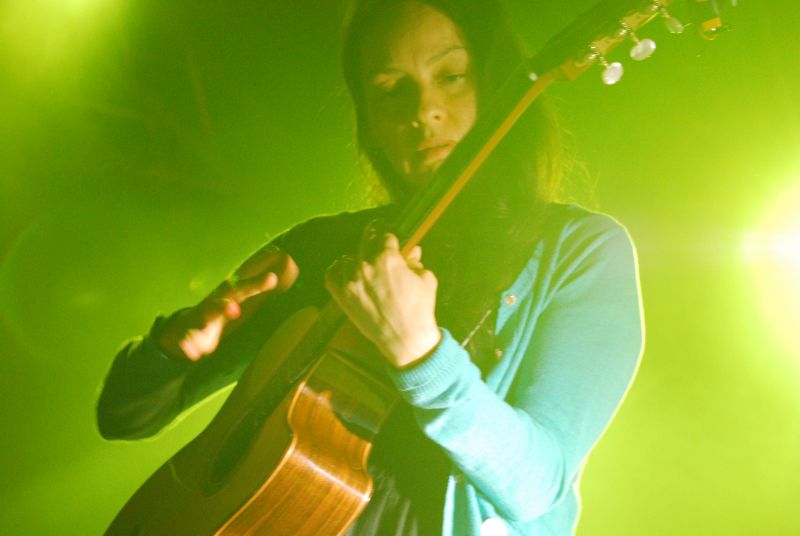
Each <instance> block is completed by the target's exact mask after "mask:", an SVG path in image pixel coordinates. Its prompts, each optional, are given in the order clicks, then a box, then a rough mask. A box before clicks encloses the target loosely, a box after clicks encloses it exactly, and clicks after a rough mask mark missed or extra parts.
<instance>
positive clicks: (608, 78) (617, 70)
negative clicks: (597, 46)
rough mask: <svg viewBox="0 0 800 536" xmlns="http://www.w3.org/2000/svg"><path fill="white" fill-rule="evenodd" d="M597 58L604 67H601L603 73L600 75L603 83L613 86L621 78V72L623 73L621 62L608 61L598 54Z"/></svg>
mask: <svg viewBox="0 0 800 536" xmlns="http://www.w3.org/2000/svg"><path fill="white" fill-rule="evenodd" d="M597 59H598V61H599V62H600V64H601V65H602V66H603V67H605V69H603V74H602V75H601V76H602V79H603V83H604V84H605V85H607V86H613V85H614V84H616V83H617V82H619V79H620V78H622V75H623V74H625V68H624V67H623V66H622V64H621V63H620V62H618V61H615V62H613V63H608V61H606V59H605V58H604V57H603V56H599V57H598V58H597Z"/></svg>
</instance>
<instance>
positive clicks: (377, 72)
mask: <svg viewBox="0 0 800 536" xmlns="http://www.w3.org/2000/svg"><path fill="white" fill-rule="evenodd" d="M459 50H461V51H464V52H466V51H467V49H466V47H464V45H452V46H449V47H445V48H443V49H442V50H440V51H439V52H437V53H436V54H434V55H433V56H431V57H430V58H428V60H427V61H426V62H425V64H426V65H428V66H430V65H432V64H434V63H436V62H437V61H439V60H441V59H442V58H444V57H445V56H447V55H449V54H452V53H453V52H457V51H459ZM402 72H403V71H402V69H398V68H396V67H393V66H391V65H386V66H382V67H377V68H375V69H373V70H371V71H370V72H369V73H367V76H366V78H367V79H368V80H373V79H374V78H375V77H376V76H381V75H393V74H402Z"/></svg>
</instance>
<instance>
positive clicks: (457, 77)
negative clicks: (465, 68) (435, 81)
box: [439, 73, 467, 84]
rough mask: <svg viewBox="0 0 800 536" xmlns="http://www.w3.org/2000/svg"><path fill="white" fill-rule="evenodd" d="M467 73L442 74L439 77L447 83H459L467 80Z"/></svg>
mask: <svg viewBox="0 0 800 536" xmlns="http://www.w3.org/2000/svg"><path fill="white" fill-rule="evenodd" d="M466 78H467V75H466V74H465V73H449V74H444V75H442V76H441V77H440V78H439V79H440V80H441V81H442V82H443V83H445V84H458V83H461V82H463V81H464V80H466Z"/></svg>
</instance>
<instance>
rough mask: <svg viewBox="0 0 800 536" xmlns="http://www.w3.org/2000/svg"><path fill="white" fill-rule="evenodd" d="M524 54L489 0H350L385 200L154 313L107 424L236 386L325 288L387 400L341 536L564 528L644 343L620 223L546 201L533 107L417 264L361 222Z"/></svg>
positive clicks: (549, 181) (105, 413)
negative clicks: (287, 322) (376, 359)
mask: <svg viewBox="0 0 800 536" xmlns="http://www.w3.org/2000/svg"><path fill="white" fill-rule="evenodd" d="M521 59H522V55H521V53H520V49H519V47H518V46H517V45H516V43H515V41H514V39H513V36H512V34H511V33H510V32H509V31H508V30H507V28H506V26H505V24H504V22H503V17H502V13H501V10H500V9H499V7H498V6H496V5H494V4H492V3H491V2H487V1H485V0H484V1H481V2H475V3H474V4H472V3H471V2H464V1H461V2H458V1H452V2H450V1H444V0H424V1H423V0H381V1H379V0H374V1H365V2H361V3H360V4H358V6H357V7H356V9H355V10H354V12H353V14H352V16H351V18H350V20H349V23H348V26H347V31H346V33H345V43H344V70H345V78H346V81H347V83H348V87H349V89H350V91H351V94H352V96H353V99H354V103H355V108H356V114H357V121H358V137H359V142H360V144H361V148H362V150H363V152H364V154H365V155H366V156H367V158H368V159H369V161H370V162H371V164H372V166H373V168H374V169H375V171H376V172H377V173H378V175H379V177H380V178H381V180H382V181H383V183H384V184H385V186H386V189H387V190H388V191H389V192H390V194H391V196H392V198H393V200H394V201H395V204H394V205H390V206H388V207H383V208H378V209H373V210H368V211H362V212H359V213H355V214H341V215H338V216H333V217H324V218H317V219H314V220H310V221H309V222H306V223H304V224H301V225H299V226H297V227H295V228H294V229H292V230H291V231H289V232H287V233H285V234H284V235H282V236H281V237H279V238H278V239H276V240H275V241H274V242H273V243H272V244H271V245H269V246H268V247H266V248H264V249H262V250H260V251H259V252H257V253H256V254H255V255H253V256H252V257H251V258H250V259H248V261H247V262H245V263H244V264H243V265H242V266H241V267H240V268H239V269H238V270H237V271H236V273H235V274H234V276H233V277H232V278H230V279H229V280H228V281H226V282H225V283H223V284H222V285H220V287H219V288H218V289H217V290H215V291H214V292H213V293H212V294H211V295H210V296H209V297H207V298H206V299H205V300H203V301H202V302H201V303H199V304H198V305H196V306H194V307H191V308H188V309H184V310H182V311H179V312H177V313H175V314H173V315H172V316H170V317H168V318H159V319H157V320H156V323H155V324H154V326H153V328H152V329H151V331H150V333H149V334H148V335H147V336H145V337H144V338H142V339H137V340H134V341H133V342H131V343H130V344H129V345H127V346H126V347H125V348H124V349H123V350H122V351H121V352H120V354H119V355H118V356H117V358H116V359H115V361H114V364H113V365H112V368H111V370H110V372H109V375H108V378H107V380H106V384H105V387H104V390H103V393H102V395H101V398H100V401H99V404H98V422H99V426H100V430H101V432H102V433H103V435H104V436H105V437H108V438H135V437H143V436H147V435H151V434H153V433H155V432H156V431H158V430H159V429H161V428H163V426H165V425H166V424H168V423H169V422H171V421H172V420H173V419H174V418H175V417H176V416H177V415H178V414H179V413H180V412H181V411H183V410H184V409H186V408H188V407H190V406H191V405H193V404H194V403H195V402H196V401H198V400H200V399H202V398H204V397H205V396H207V395H208V394H210V393H211V392H213V391H214V390H216V389H218V388H220V387H221V386H223V385H225V384H226V383H228V382H230V381H234V380H235V379H236V378H237V377H238V376H239V375H240V374H241V372H242V370H243V369H244V368H245V367H246V365H247V363H248V362H249V360H250V359H252V357H253V356H254V355H255V353H256V352H257V350H258V347H259V346H260V345H261V343H263V341H264V340H265V338H266V337H267V336H268V334H269V333H270V332H271V331H272V329H274V327H275V326H276V325H277V324H278V322H279V321H280V320H281V319H283V318H285V317H286V316H287V315H288V314H290V313H291V312H292V311H294V310H296V309H298V308H300V307H302V306H305V305H308V304H320V303H323V302H324V301H326V299H327V298H328V297H329V296H330V295H332V296H333V298H334V299H335V300H336V301H337V302H338V303H339V305H340V306H341V308H342V309H343V310H344V311H345V313H346V314H347V315H348V317H349V318H350V319H351V321H352V322H353V323H354V324H355V325H356V326H357V327H358V328H359V329H360V330H361V332H362V333H363V334H364V335H365V336H366V337H367V338H369V339H370V340H371V341H372V342H373V343H375V345H376V346H377V347H378V349H379V350H380V351H381V353H382V354H383V356H384V357H385V359H386V363H387V370H388V371H389V372H388V374H389V376H390V378H391V379H392V381H393V382H394V383H395V385H396V387H397V389H398V391H399V393H400V395H401V398H402V400H403V403H402V404H401V405H400V407H399V408H398V409H397V410H396V411H395V412H394V413H393V415H392V416H391V417H390V419H389V421H388V422H387V423H386V425H385V426H384V428H383V430H382V431H381V433H380V434H379V435H378V437H377V438H376V441H375V449H374V451H373V455H372V457H371V459H370V462H371V467H370V470H371V472H372V473H373V476H374V477H375V481H376V491H375V494H374V496H373V498H372V500H371V501H370V503H369V505H368V506H367V509H366V510H365V512H364V513H363V514H362V515H361V517H360V518H359V519H358V520H357V521H356V523H355V525H354V526H353V527H352V528H351V530H350V532H349V534H351V535H366V534H398V535H400V534H402V535H411V534H417V535H425V536H427V535H432V534H448V535H449V534H455V535H467V534H526V535H527V534H537V535H542V534H546V535H563V534H571V533H572V532H573V530H574V526H575V523H576V521H577V517H578V510H579V501H578V492H577V483H578V477H579V474H580V471H581V468H582V467H583V463H584V461H585V459H586V457H587V455H588V452H589V450H590V449H591V448H592V446H593V445H594V444H595V443H596V441H597V440H598V439H599V437H600V436H601V434H602V433H603V430H604V429H605V427H606V426H607V424H608V422H609V420H610V419H611V417H612V416H613V414H614V412H615V411H616V408H617V407H618V405H619V403H620V401H621V400H622V398H623V396H624V394H625V391H626V389H627V387H628V385H629V383H630V381H631V378H632V377H633V375H634V373H635V370H636V367H637V363H638V359H639V356H640V352H641V345H642V330H641V320H640V300H639V293H638V282H637V275H636V265H635V259H634V255H633V250H632V247H631V244H630V240H629V238H628V236H627V234H626V233H625V231H624V229H623V228H622V227H621V226H620V225H619V224H617V223H616V222H615V221H614V220H612V219H611V218H609V217H607V216H603V215H599V214H593V213H590V212H588V211H586V210H584V209H581V208H579V207H577V206H574V205H560V204H557V203H554V202H553V195H554V191H555V186H556V183H557V177H558V170H557V167H558V166H557V161H558V155H557V147H558V143H557V136H556V131H555V130H554V129H553V127H552V122H551V121H550V120H549V118H548V116H547V114H546V113H545V112H544V110H543V109H542V108H541V107H538V106H537V107H535V108H534V110H532V112H531V113H530V114H529V116H528V117H527V118H526V119H525V121H524V122H523V124H522V125H521V126H520V128H518V129H517V130H516V131H515V132H514V134H513V135H512V136H511V139H510V140H508V143H507V144H505V145H504V147H503V148H502V149H501V150H500V152H499V153H498V154H496V155H495V156H493V157H492V159H491V161H490V162H489V163H488V164H487V166H486V168H485V169H484V170H483V171H482V173H481V175H482V177H481V178H480V180H479V182H477V184H476V185H475V186H471V187H470V190H469V191H468V192H467V193H466V194H465V199H463V200H462V201H460V202H459V203H460V205H459V206H458V207H456V208H455V209H454V211H453V212H452V213H451V214H449V215H448V216H447V218H446V221H444V222H442V224H441V225H440V226H439V227H438V228H437V230H436V231H435V232H434V233H433V235H432V236H431V237H430V238H429V239H428V240H427V241H426V243H425V252H426V253H425V265H423V263H422V254H421V250H420V249H419V248H417V249H415V250H414V251H413V252H412V253H411V254H410V255H409V256H408V257H407V258H404V257H403V256H402V255H401V254H400V252H399V244H398V241H397V238H396V237H395V236H394V235H392V234H390V233H387V232H384V231H383V230H382V227H381V226H379V225H374V224H369V222H371V221H372V220H374V219H376V218H378V219H382V220H385V221H391V218H392V217H394V216H395V215H396V214H397V212H398V210H400V208H399V207H402V204H403V203H404V202H405V200H406V199H407V198H408V197H409V196H410V195H412V194H413V193H414V192H415V191H417V190H418V189H419V188H421V187H423V186H424V185H425V184H427V183H428V181H429V180H430V179H431V177H432V175H433V174H434V172H435V171H436V170H437V169H438V168H439V167H440V166H441V165H442V163H443V162H444V161H445V160H446V159H447V158H448V157H449V155H450V153H451V152H452V151H453V150H454V148H455V147H456V146H457V145H458V144H459V142H460V141H461V140H462V139H463V138H464V136H465V135H466V134H467V133H468V132H469V131H470V129H471V128H472V126H473V124H474V122H475V120H476V118H477V117H478V115H479V113H480V111H481V109H482V107H483V106H484V105H485V103H486V102H489V101H490V99H491V98H492V96H493V94H494V92H495V90H496V87H497V86H498V85H499V84H500V83H502V82H503V81H504V80H505V78H506V77H507V75H508V73H509V72H511V71H512V70H513V69H514V68H515V67H516V66H517V65H518V64H519V62H520V61H521ZM532 140H534V142H535V144H533V143H534V142H532ZM479 207H480V209H479ZM478 210H480V212H478ZM478 214H480V217H478V216H477V215H478ZM365 228H366V231H364V229H365ZM331 262H333V265H332V266H330V268H329V269H327V270H326V267H327V266H329V265H330V264H331ZM434 273H436V274H437V275H436V276H434ZM437 277H438V279H437ZM437 286H439V289H438V297H437ZM326 289H327V291H328V292H326V291H325V290H326ZM328 293H329V294H328ZM459 341H460V343H459ZM492 531H495V532H492Z"/></svg>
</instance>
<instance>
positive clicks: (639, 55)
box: [620, 23, 656, 61]
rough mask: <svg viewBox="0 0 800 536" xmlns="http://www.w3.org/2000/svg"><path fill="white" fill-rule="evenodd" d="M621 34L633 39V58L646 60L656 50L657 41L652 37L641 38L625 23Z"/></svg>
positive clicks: (631, 53)
mask: <svg viewBox="0 0 800 536" xmlns="http://www.w3.org/2000/svg"><path fill="white" fill-rule="evenodd" d="M620 36H621V37H625V36H628V37H630V38H631V40H632V41H633V43H634V44H633V48H631V52H630V55H631V58H633V59H634V60H636V61H642V60H646V59H647V58H649V57H650V56H652V55H653V52H655V51H656V42H655V41H653V40H652V39H639V37H638V36H637V35H636V33H635V32H634V31H633V30H632V29H631V28H630V27H629V26H628V25H627V24H625V23H622V28H621V30H620Z"/></svg>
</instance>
